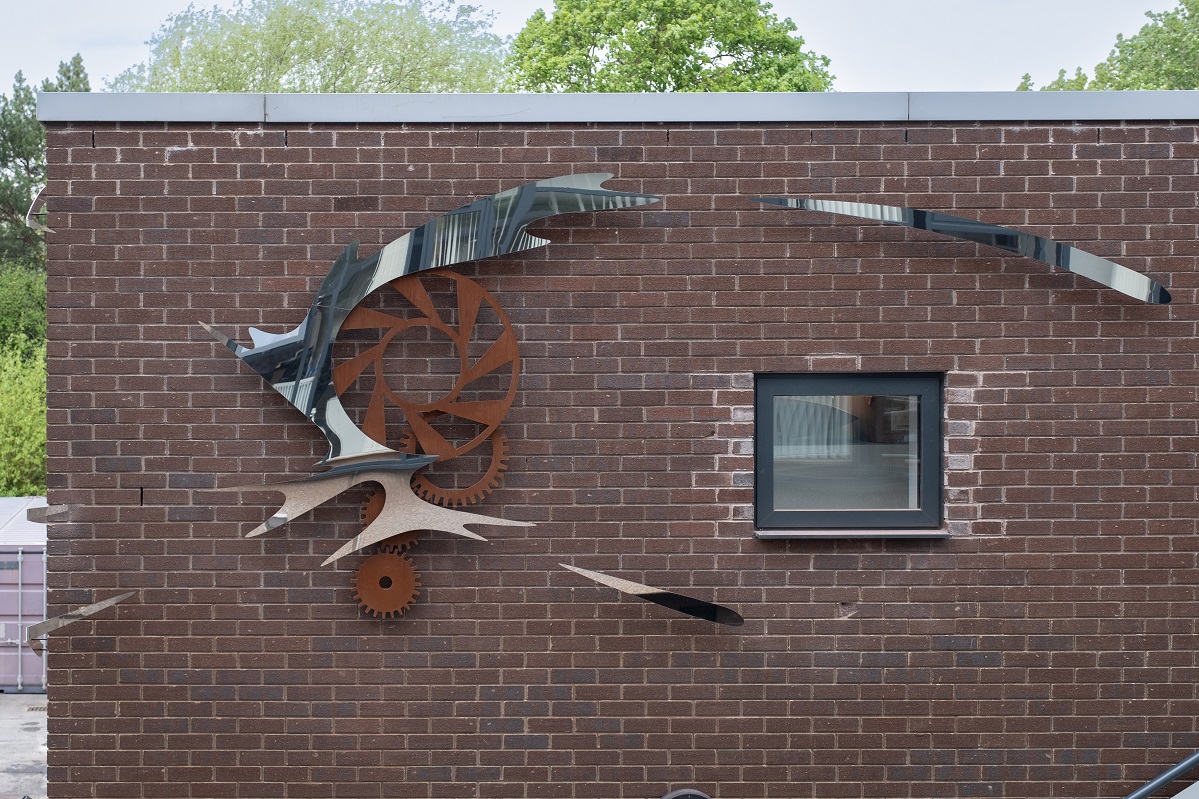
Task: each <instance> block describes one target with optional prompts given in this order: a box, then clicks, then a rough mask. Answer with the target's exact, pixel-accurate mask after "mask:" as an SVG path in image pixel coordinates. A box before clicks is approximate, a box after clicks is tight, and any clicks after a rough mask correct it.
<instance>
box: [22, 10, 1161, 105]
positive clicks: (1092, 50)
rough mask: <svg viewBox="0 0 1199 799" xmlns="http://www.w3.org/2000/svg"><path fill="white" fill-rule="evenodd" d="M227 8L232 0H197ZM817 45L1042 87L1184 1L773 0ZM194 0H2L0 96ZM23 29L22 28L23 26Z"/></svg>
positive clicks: (105, 54) (92, 72)
mask: <svg viewBox="0 0 1199 799" xmlns="http://www.w3.org/2000/svg"><path fill="white" fill-rule="evenodd" d="M472 2H473V4H474V5H476V6H479V7H482V8H484V9H488V10H491V11H494V13H495V15H496V16H495V28H494V29H495V31H496V32H497V33H499V34H501V35H511V34H515V33H516V32H518V31H519V30H520V29H521V27H522V26H523V25H524V22H525V20H527V19H528V17H529V15H531V14H532V13H533V12H534V11H536V10H537V9H538V8H545V9H546V10H547V12H548V11H550V10H551V9H552V5H553V0H472ZM212 5H218V6H220V7H222V8H229V7H231V6H233V5H234V2H233V0H216V2H214V0H196V6H197V7H210V6H212ZM773 5H774V13H776V14H778V16H780V17H790V18H791V19H792V20H793V21H794V22H795V24H796V26H797V28H798V33H799V35H801V36H803V38H804V40H805V42H806V45H807V47H808V48H809V49H812V50H815V51H816V52H818V53H821V54H823V55H827V56H829V58H831V59H832V64H831V67H830V71H831V72H832V73H833V74H834V75H835V76H836V78H837V79H836V81H835V82H834V84H833V88H834V90H836V91H842V92H865V91H884V92H889V91H1010V90H1012V89H1015V88H1016V86H1017V85H1018V84H1019V82H1020V77H1021V76H1022V75H1023V74H1024V73H1025V72H1029V73H1031V74H1032V76H1033V79H1034V81H1035V82H1036V84H1037V85H1043V84H1045V83H1047V82H1048V81H1050V80H1052V79H1053V78H1055V77H1056V76H1057V72H1058V70H1059V69H1062V68H1065V69H1067V70H1069V71H1070V72H1071V73H1073V70H1074V67H1077V66H1081V67H1083V68H1084V69H1085V70H1086V71H1087V72H1088V73H1090V72H1091V71H1092V68H1093V67H1094V65H1095V64H1097V63H1098V62H1100V61H1102V60H1103V59H1104V58H1106V57H1107V54H1108V52H1109V51H1110V50H1111V48H1112V45H1113V43H1114V42H1115V40H1116V34H1118V33H1123V34H1124V35H1125V36H1128V35H1131V34H1134V33H1136V32H1137V31H1138V30H1140V28H1141V26H1142V25H1144V24H1145V23H1146V22H1148V20H1147V19H1146V18H1145V12H1146V11H1167V10H1170V9H1172V8H1175V7H1177V5H1178V2H1177V0H920V1H919V2H896V0H820V1H816V0H776V1H775V2H774V4H773ZM187 6H188V0H54V2H51V3H37V2H31V1H30V0H0V19H3V20H4V23H5V28H6V29H7V30H6V33H7V34H8V35H6V36H5V43H4V46H3V47H2V48H0V93H4V94H9V93H10V92H11V86H12V77H13V75H15V74H16V72H17V71H18V70H21V71H23V72H24V74H25V77H26V80H27V81H28V82H30V83H32V84H37V83H40V82H41V80H42V78H45V77H50V76H52V75H53V74H54V72H55V70H56V69H57V66H58V62H59V61H63V60H67V59H70V57H71V56H73V55H74V54H75V53H80V54H82V56H83V64H84V67H85V68H86V69H87V71H88V75H89V76H90V78H91V82H92V89H93V90H102V89H103V88H104V79H105V78H112V77H113V76H115V75H116V74H117V73H119V72H121V71H122V70H124V69H125V68H126V67H129V66H132V65H133V64H136V63H139V62H141V61H145V60H146V59H147V58H148V56H149V52H150V51H149V47H148V46H147V45H146V42H147V40H149V38H150V37H151V36H152V35H153V34H154V32H155V31H156V30H158V29H159V27H160V26H161V25H162V24H163V22H164V21H165V20H166V18H167V16H168V15H170V14H172V13H177V12H179V11H182V10H183V9H185V8H187ZM18 32H19V33H18Z"/></svg>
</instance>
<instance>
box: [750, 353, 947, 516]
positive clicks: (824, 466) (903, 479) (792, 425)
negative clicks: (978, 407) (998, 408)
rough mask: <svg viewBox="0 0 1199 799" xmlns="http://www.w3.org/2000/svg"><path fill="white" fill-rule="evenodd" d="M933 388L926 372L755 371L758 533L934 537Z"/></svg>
mask: <svg viewBox="0 0 1199 799" xmlns="http://www.w3.org/2000/svg"><path fill="white" fill-rule="evenodd" d="M941 385H942V376H941V375H939V374H928V373H904V374H893V373H875V374H869V373H858V374H760V375H758V376H757V378H756V380H755V386H754V397H755V399H754V403H755V408H754V411H755V434H754V452H755V456H754V457H755V478H754V487H755V491H754V495H755V497H754V503H755V508H754V519H755V524H756V526H757V528H758V529H759V530H760V531H764V532H761V533H759V535H761V536H762V537H778V536H780V534H779V533H772V532H771V531H776V530H788V531H794V532H793V533H786V534H783V535H803V534H804V533H803V532H802V531H803V530H820V531H845V533H842V534H849V533H850V531H853V530H862V531H870V532H871V533H872V534H880V535H886V533H885V532H880V531H886V530H895V531H896V532H895V534H897V535H902V534H904V533H905V532H906V534H909V535H913V534H915V535H940V534H941V533H940V528H941V493H942V492H941V485H942V479H941V460H942V456H941V452H942V446H941V415H942V414H941V396H942V389H941ZM921 530H924V531H926V532H923V533H920V532H918V531H921Z"/></svg>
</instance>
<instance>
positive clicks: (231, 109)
mask: <svg viewBox="0 0 1199 799" xmlns="http://www.w3.org/2000/svg"><path fill="white" fill-rule="evenodd" d="M37 114H38V119H39V120H41V121H42V122H276V123H309V122H316V123H320V122H332V123H337V122H351V123H358V122H365V123H370V122H379V123H455V122H460V123H471V122H476V123H495V122H513V123H535V122H567V123H572V122H584V123H585V122H615V123H619V122H949V121H957V122H967V121H968V122H997V121H1024V122H1041V121H1044V122H1063V121H1072V120H1094V121H1103V120H1113V121H1115V120H1199V90H1191V91H1129V92H779V93H765V92H763V93H757V92H736V93H734V92H725V93H698V92H697V93H673V94H134V93H116V92H111V93H103V92H89V93H85V92H39V93H38V101H37Z"/></svg>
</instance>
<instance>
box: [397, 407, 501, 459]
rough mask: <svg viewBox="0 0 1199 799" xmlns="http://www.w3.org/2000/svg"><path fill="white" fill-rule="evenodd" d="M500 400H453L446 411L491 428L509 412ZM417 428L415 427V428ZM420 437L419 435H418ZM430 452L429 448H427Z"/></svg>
mask: <svg viewBox="0 0 1199 799" xmlns="http://www.w3.org/2000/svg"><path fill="white" fill-rule="evenodd" d="M507 410H508V409H507V408H505V407H504V406H503V405H502V404H501V403H499V402H494V401H493V402H479V401H474V402H463V401H459V402H451V403H450V404H449V405H448V406H447V407H446V409H445V412H446V413H448V414H450V415H451V416H457V417H458V418H460V419H469V420H470V421H472V422H478V423H479V424H484V425H487V426H488V427H489V428H490V427H494V426H496V425H498V424H499V423H500V422H501V421H503V419H504V414H505V413H506V412H507ZM413 429H415V428H413ZM418 438H419V436H418ZM425 451H426V452H428V450H425Z"/></svg>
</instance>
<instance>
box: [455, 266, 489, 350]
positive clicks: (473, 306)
mask: <svg viewBox="0 0 1199 799" xmlns="http://www.w3.org/2000/svg"><path fill="white" fill-rule="evenodd" d="M454 283H455V286H456V287H457V289H458V342H459V346H460V348H461V351H462V352H463V353H465V352H466V348H467V345H468V344H469V343H470V339H471V336H473V335H474V332H475V322H477V321H478V318H479V306H480V305H481V304H482V302H483V296H484V293H485V292H484V291H483V287H482V286H480V285H479V284H478V283H476V282H474V281H473V280H456V281H454Z"/></svg>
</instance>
